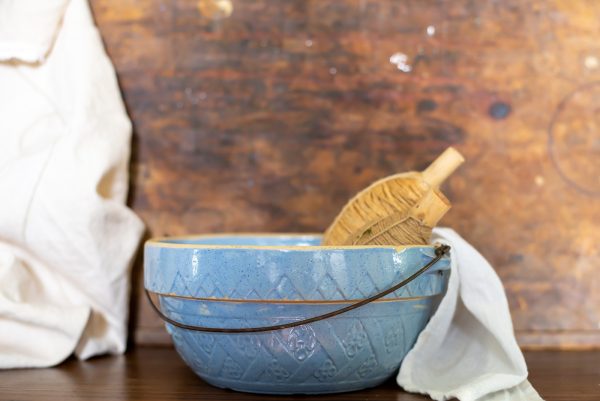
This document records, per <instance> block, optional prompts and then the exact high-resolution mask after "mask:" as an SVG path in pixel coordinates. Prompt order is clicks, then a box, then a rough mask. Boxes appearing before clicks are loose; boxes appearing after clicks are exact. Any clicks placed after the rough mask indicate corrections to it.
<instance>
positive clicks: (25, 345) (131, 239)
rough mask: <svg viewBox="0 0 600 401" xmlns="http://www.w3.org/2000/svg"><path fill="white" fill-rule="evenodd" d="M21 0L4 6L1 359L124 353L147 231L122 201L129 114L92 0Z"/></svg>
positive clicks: (33, 361) (49, 360) (36, 362)
mask: <svg viewBox="0 0 600 401" xmlns="http://www.w3.org/2000/svg"><path fill="white" fill-rule="evenodd" d="M17 3H19V2H17V1H8V2H2V3H1V6H0V21H11V24H12V25H2V24H1V23H0V59H5V60H9V61H5V62H2V61H0V87H2V91H0V121H1V122H0V128H1V129H2V135H0V193H2V194H5V196H3V202H2V204H1V205H0V244H1V245H2V249H3V253H4V257H3V259H2V260H3V262H2V263H4V266H0V269H4V275H3V278H2V281H0V333H2V336H0V367H4V368H10V367H35V366H39V367H41V366H52V365H54V364H56V363H59V362H60V361H61V360H63V359H64V358H66V357H68V355H70V354H71V353H73V352H74V353H75V354H76V356H78V357H79V358H82V359H86V358H89V357H92V356H94V355H99V354H103V353H121V352H123V351H124V350H125V347H126V340H127V319H128V311H129V291H130V282H129V272H130V267H131V264H132V261H133V258H134V256H135V253H136V250H137V248H138V246H139V241H140V239H141V235H142V232H143V230H144V226H143V224H142V222H141V220H140V219H139V218H138V217H137V216H136V215H135V214H134V213H133V212H132V211H131V210H130V209H129V208H127V206H126V205H125V201H126V198H127V190H128V179H129V177H128V164H129V155H130V141H131V122H130V121H129V118H128V117H127V113H126V111H125V106H124V104H123V101H122V99H121V94H120V90H119V87H118V84H117V80H116V75H115V71H114V69H113V67H112V64H111V62H110V60H109V58H108V56H107V55H106V53H105V51H104V49H103V46H102V41H101V38H100V35H99V32H98V30H97V29H96V27H95V26H94V23H93V19H92V16H91V12H90V9H89V6H88V4H87V1H86V0H70V1H67V0H63V1H57V0H52V1H51V0H49V1H48V2H39V1H33V2H32V1H24V2H23V4H17ZM42 16H46V17H47V18H46V17H44V18H43V17H42ZM15 24H17V25H18V26H19V27H20V28H19V29H21V30H24V31H23V32H25V34H23V35H21V30H19V29H16V28H15V30H13V31H11V32H8V33H7V32H6V30H7V29H9V28H10V27H11V26H13V25H15ZM20 24H24V25H23V26H21V25H20ZM31 24H34V26H31ZM15 26H16V25H15ZM28 30H31V32H29V31H28ZM29 33H31V35H30V34H29ZM17 39H19V40H17ZM20 39H23V40H25V41H27V43H28V44H31V46H24V45H23V46H21V44H22V43H23V41H20ZM9 42H10V43H11V44H12V45H14V46H17V47H19V49H20V50H22V52H21V51H15V52H12V53H10V54H9V53H7V52H4V53H3V49H4V50H6V49H7V47H2V46H3V44H6V43H9ZM34 45H35V46H34ZM36 46H38V48H39V49H42V50H43V49H45V50H43V51H42V50H40V51H39V52H37V53H35V54H36V55H35V57H33V56H31V57H30V56H29V55H28V54H30V53H29V52H31V49H32V48H34V47H36ZM31 54H32V53H31ZM15 60H16V61H15ZM31 61H36V62H35V63H33V64H32V63H30V62H31ZM9 261H10V262H9ZM23 275H24V276H23ZM16 283H18V285H17V284H16ZM5 333H6V334H5Z"/></svg>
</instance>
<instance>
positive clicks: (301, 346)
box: [287, 326, 317, 361]
mask: <svg viewBox="0 0 600 401" xmlns="http://www.w3.org/2000/svg"><path fill="white" fill-rule="evenodd" d="M316 346H317V339H316V336H315V332H314V330H313V329H312V327H310V326H299V327H294V328H293V329H291V330H290V333H289V336H288V338H287V347H288V349H289V350H290V352H291V353H292V354H293V355H294V357H295V358H296V359H297V360H299V361H303V360H305V359H306V358H308V357H309V356H311V355H312V353H313V352H314V350H315V348H316Z"/></svg>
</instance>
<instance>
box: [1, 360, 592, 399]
mask: <svg viewBox="0 0 600 401" xmlns="http://www.w3.org/2000/svg"><path fill="white" fill-rule="evenodd" d="M526 358H527V362H528V364H529V370H530V381H531V382H532V383H533V385H534V386H535V387H536V389H537V390H538V392H539V393H540V395H541V396H542V397H543V398H544V399H545V400H546V401H559V400H560V401H581V400H586V401H599V400H600V351H593V352H529V353H526ZM314 398H315V397H314V396H312V397H311V396H294V397H278V396H268V397H267V396H260V395H251V394H242V393H236V392H233V391H228V390H221V389H218V388H214V387H211V386H209V385H208V384H205V383H204V382H203V381H202V380H200V379H199V378H197V377H196V376H195V375H194V374H193V373H192V371H191V370H190V369H188V368H187V367H186V366H185V365H184V364H183V362H182V361H181V359H179V357H178V356H177V354H176V353H175V351H174V350H173V349H171V348H138V349H137V350H134V351H132V352H129V353H127V354H126V355H124V356H111V357H101V358H96V359H92V360H90V361H86V362H80V361H77V360H69V361H67V362H65V363H64V364H62V365H60V366H59V367H57V368H51V369H23V370H9V371H0V400H19V401H25V400H36V401H40V400H60V401H64V400H113V401H118V400H146V401H152V400H161V401H165V400H228V401H233V400H264V399H267V400H277V399H293V400H308V399H314ZM320 398H322V399H324V400H394V401H412V400H427V399H428V398H426V397H422V396H418V395H412V394H408V393H405V392H403V391H402V390H400V389H399V388H398V386H397V385H396V384H395V382H394V381H393V380H390V381H388V382H387V383H385V384H383V385H381V386H379V387H377V388H374V389H370V390H364V391H357V392H353V393H347V394H338V395H328V396H322V397H320Z"/></svg>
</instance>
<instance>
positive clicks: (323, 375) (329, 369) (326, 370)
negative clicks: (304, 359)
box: [314, 359, 337, 382]
mask: <svg viewBox="0 0 600 401" xmlns="http://www.w3.org/2000/svg"><path fill="white" fill-rule="evenodd" d="M336 373H337V368H336V367H335V365H334V364H333V361H332V360H331V359H327V360H326V361H325V362H324V363H323V365H321V367H320V368H319V369H317V370H316V371H315V373H314V375H315V377H316V378H317V380H319V381H320V382H324V381H327V380H329V379H331V378H332V377H333V376H335V374H336Z"/></svg>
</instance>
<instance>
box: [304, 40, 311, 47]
mask: <svg viewBox="0 0 600 401" xmlns="http://www.w3.org/2000/svg"><path fill="white" fill-rule="evenodd" d="M312 45H313V41H312V40H310V39H306V40H305V41H304V46H306V47H312Z"/></svg>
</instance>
